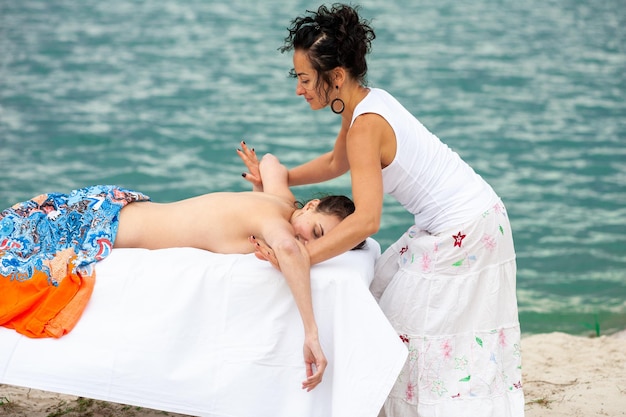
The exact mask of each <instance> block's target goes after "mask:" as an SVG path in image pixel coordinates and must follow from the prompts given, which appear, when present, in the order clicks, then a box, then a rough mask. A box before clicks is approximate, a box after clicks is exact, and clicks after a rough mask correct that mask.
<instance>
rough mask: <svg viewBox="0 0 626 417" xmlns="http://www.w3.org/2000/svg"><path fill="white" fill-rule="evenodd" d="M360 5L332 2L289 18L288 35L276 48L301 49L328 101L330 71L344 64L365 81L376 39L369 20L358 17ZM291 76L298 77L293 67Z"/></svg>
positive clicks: (359, 80)
mask: <svg viewBox="0 0 626 417" xmlns="http://www.w3.org/2000/svg"><path fill="white" fill-rule="evenodd" d="M358 12H359V6H348V5H345V4H340V3H335V4H333V5H332V7H331V8H330V9H328V8H327V7H326V6H324V5H322V6H320V7H319V8H318V9H317V12H314V11H310V10H307V11H306V14H305V15H304V16H300V17H297V18H295V19H294V20H292V22H291V26H290V27H289V28H288V30H289V35H288V36H287V37H286V38H285V43H284V45H283V46H282V47H281V48H279V51H280V52H282V53H284V52H286V51H290V50H302V51H304V52H305V53H306V54H307V56H308V58H309V61H310V62H311V65H312V66H313V68H314V69H315V70H316V71H317V73H318V75H319V77H318V78H317V83H316V86H315V89H316V91H317V92H318V94H320V95H324V96H325V97H326V100H327V101H330V94H331V91H332V84H333V80H332V77H331V71H332V70H333V69H335V68H337V67H343V68H345V69H346V71H348V73H349V74H350V75H351V76H352V77H354V79H356V80H357V81H358V82H359V83H361V84H362V85H366V84H367V80H366V76H367V61H366V60H365V56H366V55H367V54H368V53H369V52H370V50H371V46H372V41H373V40H374V39H375V38H376V35H375V34H374V30H373V29H372V28H371V26H370V22H369V21H367V20H364V19H361V17H360V16H359V13H358ZM290 76H291V77H293V78H297V75H296V74H295V71H294V70H293V69H292V70H291V73H290Z"/></svg>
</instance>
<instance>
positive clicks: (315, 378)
mask: <svg viewBox="0 0 626 417" xmlns="http://www.w3.org/2000/svg"><path fill="white" fill-rule="evenodd" d="M304 363H305V364H306V380H305V381H303V382H302V389H305V390H307V392H308V391H311V390H312V389H313V388H315V387H316V386H317V385H318V384H319V383H320V382H322V377H323V376H324V371H325V370H326V365H327V364H328V361H327V360H326V357H325V356H324V352H323V351H322V346H321V345H320V342H319V339H318V338H317V337H314V338H313V337H306V338H305V340H304Z"/></svg>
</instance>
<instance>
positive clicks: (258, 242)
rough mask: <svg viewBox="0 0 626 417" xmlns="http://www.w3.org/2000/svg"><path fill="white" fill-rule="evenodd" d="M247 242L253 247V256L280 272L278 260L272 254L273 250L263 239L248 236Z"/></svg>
mask: <svg viewBox="0 0 626 417" xmlns="http://www.w3.org/2000/svg"><path fill="white" fill-rule="evenodd" d="M248 241H249V242H250V243H251V244H253V245H254V256H256V257H257V258H259V259H260V260H262V261H268V262H269V263H271V264H272V266H273V267H274V268H276V269H278V270H279V271H280V265H279V264H278V259H276V255H275V254H274V250H273V249H272V248H271V247H270V246H269V245H268V244H267V243H265V241H264V240H263V239H259V238H257V237H255V236H250V237H249V238H248Z"/></svg>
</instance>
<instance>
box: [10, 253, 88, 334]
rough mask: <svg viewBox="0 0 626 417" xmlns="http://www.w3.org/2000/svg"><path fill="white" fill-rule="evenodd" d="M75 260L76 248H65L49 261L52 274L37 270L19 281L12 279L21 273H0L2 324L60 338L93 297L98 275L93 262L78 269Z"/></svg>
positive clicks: (28, 332) (20, 331)
mask: <svg viewBox="0 0 626 417" xmlns="http://www.w3.org/2000/svg"><path fill="white" fill-rule="evenodd" d="M1 257H2V252H0V258H1ZM75 261H76V254H75V253H74V250H73V249H66V250H64V251H61V252H58V253H57V254H55V257H54V259H53V260H52V261H50V262H47V265H46V266H48V267H49V268H50V273H49V274H48V273H47V272H45V271H40V270H37V271H35V272H34V273H33V275H32V277H31V278H30V279H27V280H24V281H21V282H19V283H15V282H11V279H13V280H19V278H20V277H19V276H18V277H15V276H13V277H10V276H4V275H0V326H5V327H9V328H12V329H15V330H16V331H18V332H19V333H22V334H24V335H26V336H29V337H33V338H40V337H57V338H58V337H61V336H63V335H64V334H67V333H68V332H69V331H70V330H72V329H73V328H74V326H75V325H76V323H77V322H78V319H79V318H80V316H81V315H82V312H83V310H84V309H85V306H86V305H87V303H88V301H89V298H90V297H91V293H92V292H93V287H94V284H95V277H96V275H95V268H94V267H93V265H92V266H90V267H86V268H85V267H83V268H81V269H80V270H78V269H77V268H76V267H75ZM51 281H53V282H56V283H57V285H52V284H51ZM16 284H17V285H16Z"/></svg>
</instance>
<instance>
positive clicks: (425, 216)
mask: <svg viewBox="0 0 626 417" xmlns="http://www.w3.org/2000/svg"><path fill="white" fill-rule="evenodd" d="M364 113H375V114H378V115H380V116H382V117H383V118H384V119H385V120H386V121H387V123H389V125H390V126H391V128H392V129H393V131H394V133H395V135H396V144H397V148H396V155H395V157H394V159H393V161H392V162H391V164H389V166H387V167H386V168H384V169H383V186H384V191H385V193H387V194H390V195H391V196H393V197H394V198H395V199H396V200H398V202H399V203H400V204H402V206H404V208H405V209H407V210H408V211H409V212H410V213H411V214H413V215H414V216H415V225H416V226H418V227H419V228H420V229H421V230H426V231H428V232H429V233H431V234H437V233H441V232H443V231H446V230H448V229H451V228H453V227H455V226H459V225H461V224H463V223H465V222H466V221H470V220H472V219H474V218H475V217H476V216H477V215H480V214H481V213H483V212H484V211H486V210H487V209H488V208H489V207H490V206H491V204H493V203H494V201H495V200H497V198H498V197H497V195H496V193H495V192H494V191H493V189H492V188H491V186H490V185H489V184H487V182H486V181H485V180H484V179H483V178H482V177H481V176H479V175H478V174H477V173H476V172H474V170H473V169H472V168H471V167H470V166H469V165H468V164H467V163H465V162H464V161H463V160H462V159H461V158H460V157H459V155H458V154H457V153H456V152H453V151H452V150H451V149H450V148H449V147H448V146H447V145H445V144H444V143H442V142H441V141H440V140H439V138H437V137H436V136H435V135H433V134H432V133H430V132H429V131H428V129H426V128H425V127H424V126H423V125H422V124H421V123H420V122H419V120H417V119H416V118H415V117H414V116H413V115H412V114H411V113H409V112H408V110H406V109H405V108H404V107H403V106H402V105H401V104H400V103H399V102H398V101H397V100H396V99H395V98H394V97H392V96H391V95H390V94H389V93H387V92H386V91H384V90H381V89H378V88H371V89H370V92H369V93H368V95H367V96H366V97H365V98H364V99H363V100H362V101H361V102H360V103H359V104H358V105H357V107H356V109H355V110H354V115H353V116H352V123H354V120H355V119H356V118H357V117H359V116H360V115H361V114H364Z"/></svg>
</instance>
